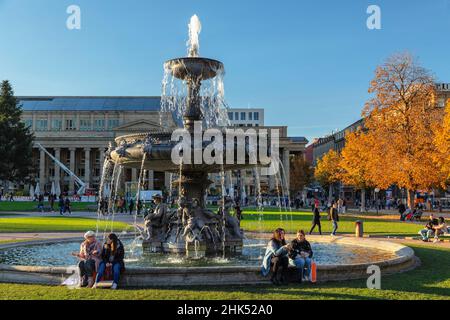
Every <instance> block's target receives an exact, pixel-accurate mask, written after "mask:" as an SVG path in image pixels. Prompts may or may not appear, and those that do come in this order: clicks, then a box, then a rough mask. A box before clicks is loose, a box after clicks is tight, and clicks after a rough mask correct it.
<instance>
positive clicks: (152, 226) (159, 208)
mask: <svg viewBox="0 0 450 320" xmlns="http://www.w3.org/2000/svg"><path fill="white" fill-rule="evenodd" d="M153 200H154V201H155V204H156V207H155V208H154V209H153V211H151V212H149V214H148V215H147V216H146V217H145V229H146V232H147V237H148V239H158V238H159V239H160V240H161V237H162V236H163V235H165V234H166V231H167V230H165V229H166V228H167V225H168V223H167V222H168V221H167V220H168V218H169V215H168V208H167V205H166V204H165V203H163V201H162V196H161V195H155V196H153Z"/></svg>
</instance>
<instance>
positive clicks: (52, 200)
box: [48, 194, 56, 213]
mask: <svg viewBox="0 0 450 320" xmlns="http://www.w3.org/2000/svg"><path fill="white" fill-rule="evenodd" d="M55 199H56V196H55V195H54V194H50V195H49V196H48V203H49V205H50V211H51V212H52V213H53V212H55Z"/></svg>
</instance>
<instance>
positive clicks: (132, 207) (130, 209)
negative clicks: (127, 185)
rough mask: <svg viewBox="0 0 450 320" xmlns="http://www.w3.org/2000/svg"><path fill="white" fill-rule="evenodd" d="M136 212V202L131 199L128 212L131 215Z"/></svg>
mask: <svg viewBox="0 0 450 320" xmlns="http://www.w3.org/2000/svg"><path fill="white" fill-rule="evenodd" d="M133 210H134V201H133V199H132V198H130V201H128V211H129V212H130V215H132V214H133Z"/></svg>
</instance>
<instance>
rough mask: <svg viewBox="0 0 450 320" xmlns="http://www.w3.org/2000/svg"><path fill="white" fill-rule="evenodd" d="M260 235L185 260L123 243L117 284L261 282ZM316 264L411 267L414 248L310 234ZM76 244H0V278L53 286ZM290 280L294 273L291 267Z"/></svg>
mask: <svg viewBox="0 0 450 320" xmlns="http://www.w3.org/2000/svg"><path fill="white" fill-rule="evenodd" d="M260 236H261V235H252V237H253V238H251V239H246V240H245V241H244V247H243V254H242V255H239V256H236V257H228V258H226V259H224V258H223V257H222V256H217V257H209V258H200V259H187V258H186V257H184V256H182V255H173V254H172V255H163V254H150V255H142V250H140V248H139V245H138V246H135V245H131V244H132V242H133V241H132V240H131V239H129V240H127V239H125V240H123V241H124V244H125V246H126V248H127V253H126V266H127V270H126V272H125V274H124V276H123V277H122V279H121V283H120V285H121V286H122V287H154V286H158V287H164V286H185V285H240V284H264V283H268V282H269V280H268V278H264V277H262V276H261V273H260V263H261V256H262V255H263V253H264V249H265V245H266V242H267V239H266V238H265V239H261V238H260ZM309 240H310V241H311V243H312V245H313V250H314V252H315V259H316V261H317V263H318V281H319V282H326V281H339V280H349V279H364V278H367V277H368V276H369V275H368V274H367V268H368V267H369V266H371V265H377V266H379V267H380V269H381V272H382V274H383V275H386V274H392V273H397V272H403V271H407V270H411V269H413V268H414V267H416V266H417V265H418V259H417V258H416V257H415V255H414V251H413V250H412V249H411V248H409V247H406V246H403V245H400V244H397V243H392V242H387V241H377V240H373V239H361V238H351V237H333V238H332V237H317V236H310V237H309ZM78 248H79V240H78V241H75V240H74V239H66V240H59V241H56V242H55V240H52V241H50V242H45V241H44V242H35V243H30V244H27V243H25V244H23V243H22V244H9V245H3V246H1V247H0V281H1V282H11V283H32V284H52V285H59V284H61V283H62V282H63V281H64V280H65V279H67V278H68V277H69V276H71V275H73V274H74V270H75V269H76V268H74V266H75V264H76V260H75V259H74V258H73V257H71V256H70V252H72V251H76V250H78ZM290 274H291V277H292V280H295V276H296V272H295V269H294V268H292V270H291V272H290Z"/></svg>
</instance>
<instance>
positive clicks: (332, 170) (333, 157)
mask: <svg viewBox="0 0 450 320" xmlns="http://www.w3.org/2000/svg"><path fill="white" fill-rule="evenodd" d="M339 163H340V155H339V153H337V152H336V151H334V150H333V149H331V150H330V151H328V152H327V153H326V154H324V155H323V156H322V158H320V159H318V160H317V164H316V169H315V171H314V177H315V178H316V180H317V181H318V182H319V183H320V184H321V185H322V186H325V187H326V186H328V188H329V191H328V200H329V201H331V200H332V198H333V185H334V184H335V183H337V182H339V179H340V167H339Z"/></svg>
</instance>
